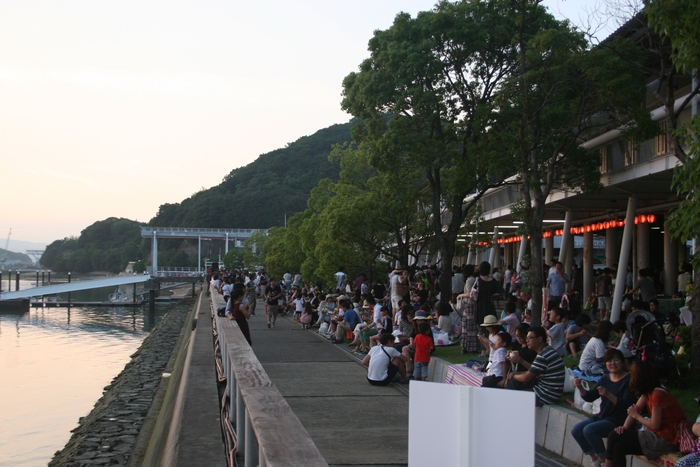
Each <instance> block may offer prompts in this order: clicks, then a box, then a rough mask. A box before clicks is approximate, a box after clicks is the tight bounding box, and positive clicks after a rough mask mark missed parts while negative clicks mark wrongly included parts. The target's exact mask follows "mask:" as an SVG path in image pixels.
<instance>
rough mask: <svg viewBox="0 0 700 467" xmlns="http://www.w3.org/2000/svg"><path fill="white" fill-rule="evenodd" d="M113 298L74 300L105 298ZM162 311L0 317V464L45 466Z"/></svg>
mask: <svg viewBox="0 0 700 467" xmlns="http://www.w3.org/2000/svg"><path fill="white" fill-rule="evenodd" d="M111 292H113V290H101V291H94V292H91V295H93V296H95V297H96V298H88V297H81V296H80V294H79V293H76V292H74V293H73V295H72V298H73V299H74V300H89V299H92V300H106V297H107V295H108V294H109V293H111ZM167 310H168V307H158V308H157V309H156V311H155V312H151V313H149V312H148V311H147V309H146V308H144V309H141V308H71V309H67V308H32V309H31V311H30V312H29V313H25V314H21V315H20V314H7V313H0V466H1V467H10V466H12V467H19V466H46V464H47V463H48V462H49V460H50V459H51V458H52V457H53V454H54V453H55V452H56V451H57V450H59V449H61V448H63V446H65V444H66V442H67V441H68V439H69V438H70V435H71V433H70V430H72V429H73V428H75V427H76V426H77V422H78V418H80V417H83V416H85V415H87V414H88V413H89V412H90V410H92V407H93V405H94V404H95V402H96V401H97V399H99V398H100V397H101V396H102V390H103V388H104V387H105V386H107V385H108V384H109V383H110V382H111V381H112V379H113V378H114V377H115V376H117V375H118V374H119V373H120V372H121V371H122V369H123V368H124V366H125V365H126V364H127V363H128V362H129V360H130V358H129V356H130V355H131V354H133V353H134V352H135V351H136V349H137V348H138V347H139V345H141V342H142V341H143V339H144V338H145V337H146V335H147V334H148V332H149V331H150V329H152V327H153V326H154V325H155V324H156V323H157V322H158V321H159V319H160V318H161V316H163V314H164V313H165V312H166V311H167Z"/></svg>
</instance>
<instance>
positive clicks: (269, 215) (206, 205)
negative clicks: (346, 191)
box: [149, 121, 354, 229]
mask: <svg viewBox="0 0 700 467" xmlns="http://www.w3.org/2000/svg"><path fill="white" fill-rule="evenodd" d="M353 124H354V122H353V121H351V122H348V123H345V124H338V125H333V126H330V127H328V128H324V129H323V130H319V131H317V132H316V133H314V134H313V135H311V136H304V137H301V138H299V139H298V140H296V141H295V142H293V143H290V144H288V145H287V147H285V148H282V149H276V150H274V151H272V152H268V153H266V154H261V155H260V156H259V157H258V158H257V159H256V160H255V161H253V162H251V163H250V164H248V165H246V166H244V167H240V168H237V169H234V170H232V171H231V172H230V173H229V174H228V175H226V176H225V177H224V179H223V181H222V182H221V184H219V185H218V186H215V187H212V188H209V189H208V190H202V191H200V192H198V193H196V194H194V195H192V196H191V197H189V198H187V199H185V200H184V201H182V202H181V203H175V204H163V205H161V206H160V208H159V209H158V214H157V215H156V216H155V217H154V218H153V219H151V221H150V222H149V225H151V226H154V227H221V228H234V229H235V228H249V229H266V228H269V227H272V226H276V225H284V216H285V214H286V215H287V218H289V217H290V216H292V215H293V214H295V213H297V212H299V211H303V210H304V209H306V201H307V200H308V198H309V193H310V191H311V189H312V188H314V187H315V186H316V185H317V184H318V182H319V180H322V179H324V178H330V179H332V180H334V181H335V180H337V179H338V174H339V171H340V167H339V164H338V163H337V162H334V163H331V162H329V161H328V155H329V154H330V152H331V148H332V146H333V145H334V144H338V143H344V142H347V141H350V140H351V136H350V128H351V127H352V125H353Z"/></svg>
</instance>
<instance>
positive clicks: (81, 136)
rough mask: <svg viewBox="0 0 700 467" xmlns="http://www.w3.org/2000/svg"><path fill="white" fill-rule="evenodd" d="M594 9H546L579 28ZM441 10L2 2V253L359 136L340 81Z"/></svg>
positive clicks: (397, 0) (284, 3)
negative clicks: (404, 23)
mask: <svg viewBox="0 0 700 467" xmlns="http://www.w3.org/2000/svg"><path fill="white" fill-rule="evenodd" d="M594 3H595V2H594V1H593V0H545V2H544V4H545V5H546V6H547V7H548V8H550V10H551V11H552V13H554V14H555V16H557V17H559V18H568V19H570V20H571V21H572V22H573V23H574V24H583V23H586V22H587V18H588V16H589V13H590V12H591V11H592V9H593V8H594ZM434 4H435V0H352V1H350V0H296V1H289V0H257V1H254V2H253V1H242V0H229V1H212V0H200V1H197V2H195V1H178V0H169V1H167V2H166V1H148V0H138V1H128V0H121V1H118V2H117V1H94V0H62V1H58V2H57V1H55V0H47V1H34V0H13V1H10V0H0V193H2V200H3V201H2V203H0V248H2V247H4V246H5V242H4V240H5V239H6V237H7V234H8V232H9V229H12V237H11V239H15V240H22V241H26V242H37V243H45V244H48V243H50V242H52V241H54V240H57V239H61V238H64V237H70V236H78V235H80V232H81V231H82V230H83V229H84V228H85V227H87V226H89V225H90V224H92V223H94V222H96V221H98V220H103V219H106V218H108V217H125V218H128V219H132V220H138V221H141V222H147V221H149V220H150V219H151V218H152V217H153V216H154V215H155V214H156V213H157V211H158V207H159V206H160V205H161V204H165V203H178V202H180V201H182V200H183V199H185V198H187V197H189V196H190V195H192V194H193V193H195V192H197V191H199V190H201V189H202V188H210V187H212V186H215V185H217V184H219V183H220V182H221V180H222V178H223V177H224V176H225V175H226V174H228V173H229V172H230V171H231V170H232V169H234V168H237V167H241V166H244V165H247V164H249V163H250V162H252V161H253V160H255V159H256V158H257V157H258V156H259V155H260V154H264V153H266V152H269V151H272V150H274V149H278V148H280V147H284V146H285V145H286V144H287V143H290V142H293V141H295V140H297V139H298V138H300V137H302V136H305V135H310V134H313V133H314V132H316V131H317V130H319V129H322V128H325V127H328V126H330V125H333V124H335V123H345V122H347V121H348V120H349V119H350V117H349V115H347V114H346V113H344V112H343V111H342V110H341V109H340V100H341V90H342V80H343V78H344V77H345V76H346V75H347V74H349V73H350V72H353V71H357V68H358V66H359V64H360V63H361V62H362V60H363V59H365V58H367V57H368V55H369V54H368V52H367V42H368V41H369V39H370V38H371V37H372V33H373V31H375V30H377V29H380V30H381V29H387V28H389V27H390V26H391V24H392V22H393V19H394V17H395V16H396V14H397V13H398V12H400V11H405V12H408V13H410V14H411V15H412V16H415V15H416V13H417V12H418V11H424V10H429V9H430V8H432V7H433V5H434ZM612 29H615V28H614V27H612ZM164 227H165V226H164ZM222 227H225V226H222ZM9 249H10V250H13V251H15V248H13V246H12V241H11V242H10V248H9Z"/></svg>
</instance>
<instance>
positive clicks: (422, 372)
mask: <svg viewBox="0 0 700 467" xmlns="http://www.w3.org/2000/svg"><path fill="white" fill-rule="evenodd" d="M413 377H414V378H427V377H428V362H414V363H413Z"/></svg>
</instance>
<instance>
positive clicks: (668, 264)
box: [664, 222, 678, 297]
mask: <svg viewBox="0 0 700 467" xmlns="http://www.w3.org/2000/svg"><path fill="white" fill-rule="evenodd" d="M668 227H669V226H668V222H664V295H666V296H667V297H672V296H673V294H674V293H675V292H676V288H678V242H677V241H676V239H674V238H673V237H672V236H671V232H669V228H668Z"/></svg>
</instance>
